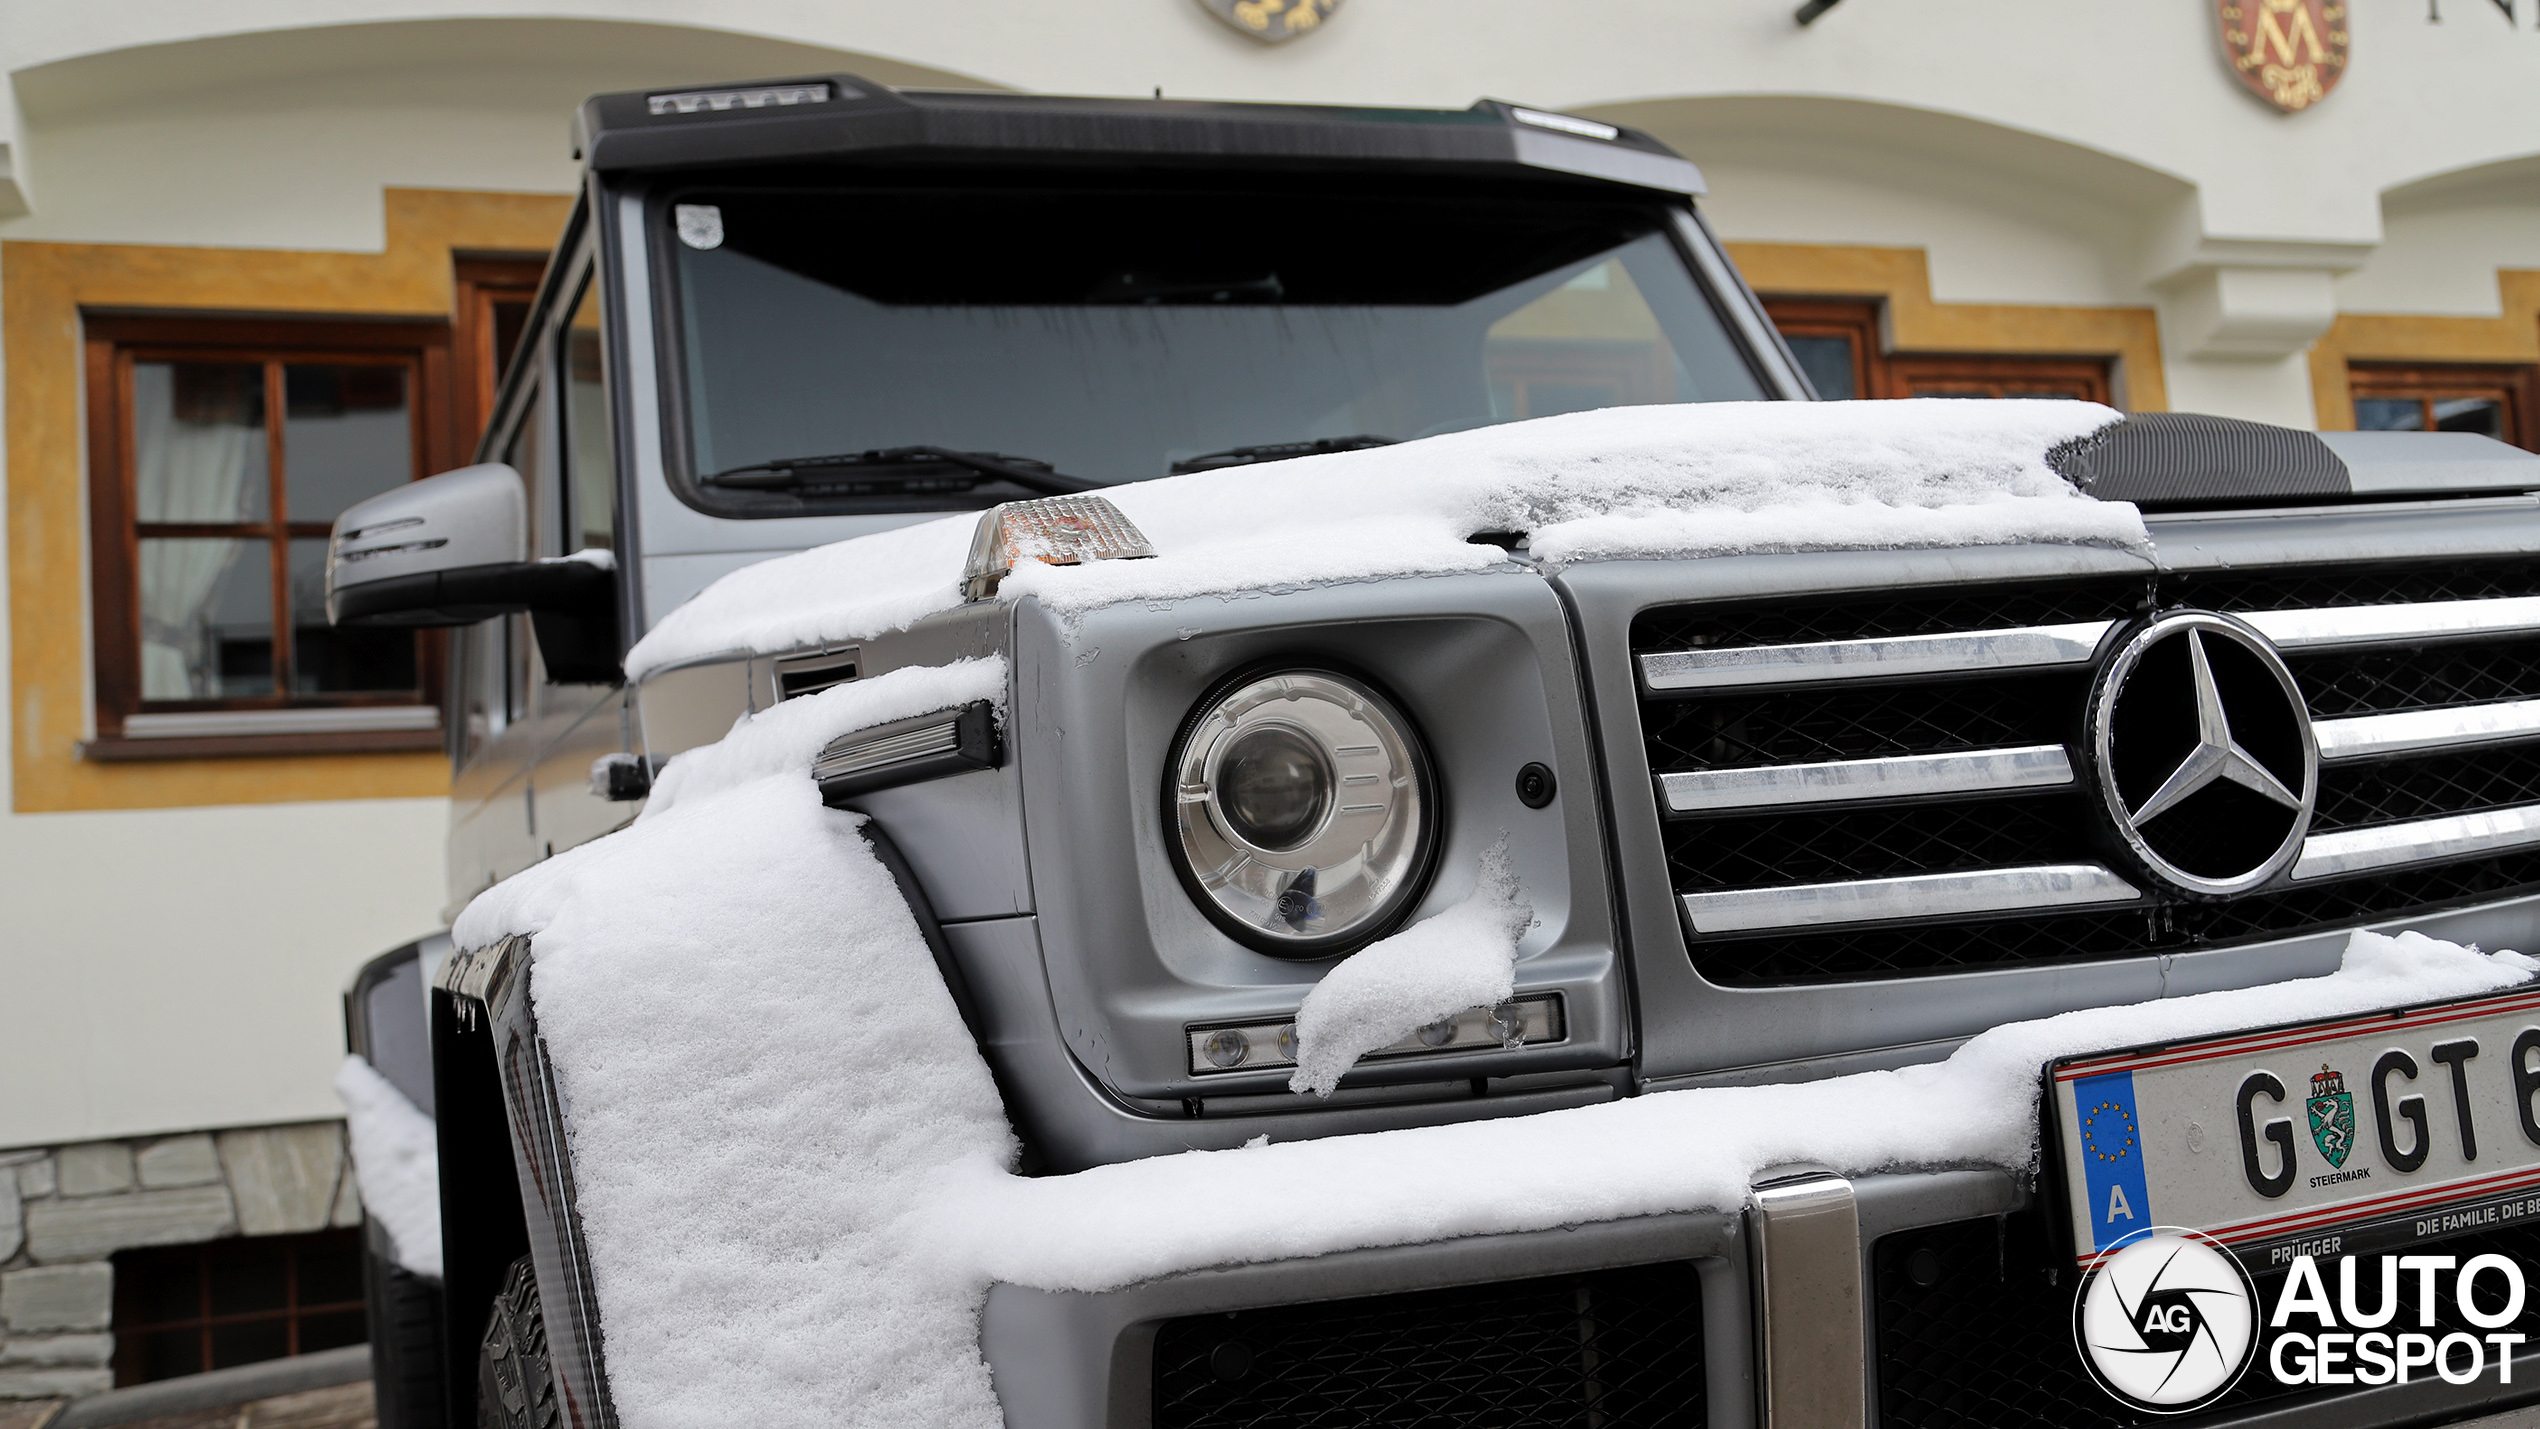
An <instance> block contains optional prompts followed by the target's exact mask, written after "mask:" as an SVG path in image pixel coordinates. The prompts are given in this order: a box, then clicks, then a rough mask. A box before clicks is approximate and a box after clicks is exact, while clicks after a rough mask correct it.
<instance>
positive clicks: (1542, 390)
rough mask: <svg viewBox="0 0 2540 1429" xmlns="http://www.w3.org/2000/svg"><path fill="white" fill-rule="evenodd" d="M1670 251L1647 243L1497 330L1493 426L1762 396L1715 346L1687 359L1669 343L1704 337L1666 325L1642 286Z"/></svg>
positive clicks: (1493, 331) (1493, 330) (1488, 351)
mask: <svg viewBox="0 0 2540 1429" xmlns="http://www.w3.org/2000/svg"><path fill="white" fill-rule="evenodd" d="M1663 252H1664V250H1663V248H1662V247H1661V246H1660V245H1659V243H1658V240H1656V239H1655V238H1645V239H1642V240H1640V242H1638V243H1636V244H1632V245H1629V246H1627V247H1626V248H1625V249H1623V250H1622V252H1621V253H1620V254H1619V255H1618V256H1616V257H1612V258H1608V259H1605V260H1604V261H1602V262H1599V263H1595V264H1592V265H1589V266H1587V267H1585V268H1582V269H1581V270H1580V271H1578V272H1577V273H1575V274H1573V275H1572V276H1571V277H1569V278H1568V279H1566V280H1564V281H1562V282H1561V283H1559V284H1557V285H1555V286H1554V287H1552V288H1551V290H1550V291H1548V292H1545V293H1543V294H1541V295H1540V296H1538V297H1536V298H1534V299H1532V300H1531V301H1529V302H1527V303H1526V304H1525V305H1523V306H1522V307H1519V308H1517V309H1516V310H1515V311H1514V312H1511V313H1509V314H1508V315H1507V316H1506V317H1503V318H1501V319H1499V320H1498V321H1497V322H1494V323H1492V324H1491V325H1490V329H1489V332H1488V334H1487V336H1486V337H1485V338H1484V341H1483V354H1484V358H1485V361H1486V362H1487V363H1488V366H1489V376H1490V389H1491V407H1492V410H1491V418H1492V420H1494V421H1514V420H1519V419H1523V418H1527V417H1551V416H1557V415H1559V414H1561V413H1563V412H1586V411H1593V410H1595V409H1597V408H1600V407H1624V406H1640V405H1645V404H1648V403H1653V402H1695V401H1701V400H1703V399H1705V398H1706V397H1708V398H1715V399H1716V398H1718V397H1722V396H1754V395H1760V394H1757V393H1755V392H1753V391H1752V390H1746V389H1751V387H1752V384H1753V381H1754V377H1753V375H1752V374H1751V373H1749V372H1747V371H1746V369H1745V365H1744V363H1743V362H1742V361H1734V370H1733V371H1731V365H1730V363H1729V362H1724V361H1723V360H1722V357H1721V354H1717V353H1712V352H1710V351H1708V350H1707V346H1708V345H1707V344H1703V343H1700V342H1695V343H1693V347H1694V349H1695V350H1694V351H1693V352H1691V353H1690V354H1688V353H1680V352H1679V351H1678V350H1677V348H1676V346H1675V344H1673V343H1671V342H1670V341H1669V340H1668V339H1669V330H1670V328H1671V327H1673V328H1674V329H1675V331H1676V332H1677V333H1678V334H1679V335H1683V334H1685V333H1688V332H1700V331H1702V329H1700V328H1698V327H1696V326H1695V325H1692V324H1685V323H1677V324H1669V323H1666V322H1664V321H1662V320H1661V318H1660V315H1659V314H1658V312H1656V311H1655V310H1654V309H1653V308H1652V306H1651V303H1650V300H1649V299H1648V298H1647V297H1646V296H1644V294H1643V292H1642V290H1641V288H1640V286H1639V285H1638V284H1637V283H1635V282H1634V281H1633V272H1634V270H1635V269H1636V268H1637V269H1645V268H1647V267H1648V266H1649V265H1650V264H1652V263H1653V262H1655V261H1657V258H1658V256H1659V255H1660V254H1661V253H1663ZM1661 292H1662V294H1663V293H1664V292H1665V290H1664V289H1662V290H1661ZM1729 356H1730V358H1731V359H1732V360H1733V359H1734V354H1730V355H1729ZM1697 371H1698V372H1699V373H1700V374H1701V375H1700V376H1699V377H1698V376H1697V375H1696V373H1697Z"/></svg>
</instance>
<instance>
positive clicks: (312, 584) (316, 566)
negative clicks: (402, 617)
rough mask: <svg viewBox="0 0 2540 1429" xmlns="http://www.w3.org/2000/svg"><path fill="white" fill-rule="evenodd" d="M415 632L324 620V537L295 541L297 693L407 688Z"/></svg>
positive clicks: (293, 629) (410, 680) (294, 674)
mask: <svg viewBox="0 0 2540 1429" xmlns="http://www.w3.org/2000/svg"><path fill="white" fill-rule="evenodd" d="M416 683H417V678H416V675H415V637H414V634H413V632H411V631H405V630H338V629H336V628H335V627H334V626H332V625H329V624H327V623H326V541H325V539H324V538H323V537H306V536H304V537H301V538H300V539H298V540H295V541H293V542H292V543H291V689H292V693H294V694H302V695H333V694H349V693H355V692H390V691H394V692H403V691H410V690H413V689H414V688H415V686H416Z"/></svg>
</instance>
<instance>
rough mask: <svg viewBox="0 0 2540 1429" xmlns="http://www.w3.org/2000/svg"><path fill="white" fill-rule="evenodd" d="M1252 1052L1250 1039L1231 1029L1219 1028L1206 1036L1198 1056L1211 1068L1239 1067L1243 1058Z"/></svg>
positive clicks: (1242, 1062)
mask: <svg viewBox="0 0 2540 1429" xmlns="http://www.w3.org/2000/svg"><path fill="white" fill-rule="evenodd" d="M1251 1050H1252V1039H1251V1038H1249V1037H1246V1036H1245V1035H1244V1034H1243V1033H1241V1032H1239V1031H1237V1030H1235V1029H1234V1028H1232V1027H1221V1028H1219V1029H1217V1030H1216V1031H1214V1032H1211V1033H1209V1034H1208V1041H1207V1042H1206V1043H1205V1044H1203V1045H1202V1046H1201V1048H1200V1054H1201V1055H1202V1056H1205V1057H1206V1058H1208V1064H1209V1065H1210V1066H1212V1067H1240V1066H1242V1065H1243V1064H1244V1056H1245V1054H1246V1053H1248V1052H1250V1051H1251Z"/></svg>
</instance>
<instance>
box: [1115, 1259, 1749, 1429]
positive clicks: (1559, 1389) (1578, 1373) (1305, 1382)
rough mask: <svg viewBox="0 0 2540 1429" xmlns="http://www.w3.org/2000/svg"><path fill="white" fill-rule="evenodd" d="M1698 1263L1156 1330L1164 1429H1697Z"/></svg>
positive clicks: (1702, 1412) (1701, 1388) (1285, 1309)
mask: <svg viewBox="0 0 2540 1429" xmlns="http://www.w3.org/2000/svg"><path fill="white" fill-rule="evenodd" d="M1706 1392H1707V1391H1706V1381H1705V1379H1704V1373H1703V1343H1702V1295H1701V1288H1700V1284H1699V1281H1698V1279H1697V1276H1696V1272H1695V1269H1694V1267H1693V1265H1692V1264H1691V1263H1689V1262H1674V1263H1670V1264H1664V1265H1649V1266H1635V1267H1632V1268H1629V1269H1624V1270H1605V1271H1597V1272H1594V1273H1590V1274H1585V1275H1559V1276H1548V1277H1545V1278H1542V1279H1538V1280H1516V1281H1502V1282H1498V1283H1496V1284H1489V1285H1472V1286H1460V1287H1457V1288H1454V1289H1449V1290H1424V1291H1415V1292H1412V1293H1409V1294H1403V1295H1384V1296H1375V1297H1370V1298H1367V1299H1360V1300H1341V1301H1332V1302H1327V1303H1322V1304H1309V1305H1283V1306H1277V1307H1273V1308H1269V1309H1261V1310H1242V1311H1236V1312H1232V1313H1228V1314H1219V1315H1194V1316H1190V1317H1188V1318H1185V1319H1180V1320H1171V1321H1167V1322H1166V1323H1165V1324H1164V1325H1163V1326H1161V1327H1160V1328H1158V1330H1157V1331H1156V1337H1155V1359H1154V1396H1155V1397H1154V1422H1155V1424H1156V1425H1157V1429H1307V1426H1315V1429H1321V1426H1325V1425H1338V1424H1348V1425H1371V1426H1385V1429H1466V1426H1478V1429H1701V1426H1702V1425H1703V1424H1704V1423H1705V1422H1706V1420H1707V1416H1708V1405H1707V1403H1706Z"/></svg>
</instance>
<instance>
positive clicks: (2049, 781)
mask: <svg viewBox="0 0 2540 1429" xmlns="http://www.w3.org/2000/svg"><path fill="white" fill-rule="evenodd" d="M2071 782H2073V765H2072V760H2071V759H2070V758H2069V757H2068V756H2067V755H2066V754H2065V753H2064V746H2062V745H2060V744H2032V745H2022V746H2020V747H2018V748H2014V749H1971V750H1966V751H1964V752H1961V753H1956V754H1909V755H1900V756H1897V757H1896V758H1893V759H1842V760H1832V761H1828V762H1826V763H1823V764H1772V765H1764V766H1762V767H1759V768H1752V769H1706V770H1701V771H1699V772H1695V773H1686V774H1661V775H1659V776H1658V791H1659V794H1660V796H1661V798H1662V800H1663V802H1664V803H1665V805H1666V807H1667V809H1668V810H1669V811H1670V812H1672V813H1678V814H1699V813H1714V812H1717V811H1720V810H1724V809H1759V808H1768V807H1773V806H1777V805H1783V804H1832V803H1840V802H1845V801H1849V800H1853V799H1911V798H1918V797H1925V796H1930V795H1939V794H1998V793H2007V792H2009V791H2011V790H2015V789H2048V788H2053V787H2056V786H2057V785H2062V784H2070V783H2071Z"/></svg>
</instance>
